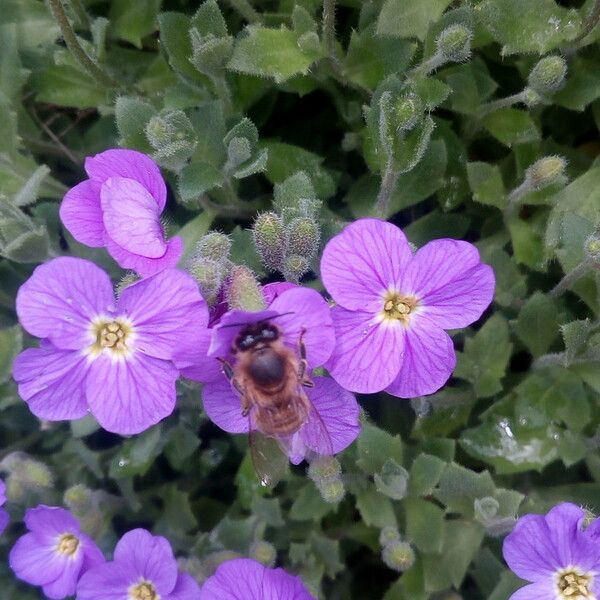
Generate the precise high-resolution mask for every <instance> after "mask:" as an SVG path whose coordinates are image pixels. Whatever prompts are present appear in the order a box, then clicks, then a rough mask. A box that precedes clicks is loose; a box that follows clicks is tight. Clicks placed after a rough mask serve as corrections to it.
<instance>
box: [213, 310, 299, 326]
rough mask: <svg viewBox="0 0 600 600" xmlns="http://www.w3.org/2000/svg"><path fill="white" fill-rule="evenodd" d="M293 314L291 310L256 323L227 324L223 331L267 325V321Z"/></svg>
mask: <svg viewBox="0 0 600 600" xmlns="http://www.w3.org/2000/svg"><path fill="white" fill-rule="evenodd" d="M293 314H294V311H293V310H290V311H288V312H284V313H281V314H280V315H275V316H273V317H269V318H268V319H261V320H260V321H255V322H254V323H227V325H221V329H226V328H227V327H242V326H244V325H256V323H266V322H267V321H272V320H273V319H278V318H279V317H286V316H287V315H293Z"/></svg>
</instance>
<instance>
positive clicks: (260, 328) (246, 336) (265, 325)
mask: <svg viewBox="0 0 600 600" xmlns="http://www.w3.org/2000/svg"><path fill="white" fill-rule="evenodd" d="M279 336H280V332H279V329H278V328H277V327H276V326H275V325H273V324H272V323H269V322H268V321H259V322H258V323H252V324H250V325H248V326H247V327H244V328H243V329H242V330H241V331H240V333H239V334H238V336H237V337H236V338H235V342H234V348H235V349H236V350H240V351H244V350H250V349H252V348H254V347H255V346H257V345H258V344H261V343H265V342H267V343H268V342H274V341H275V340H276V339H278V338H279Z"/></svg>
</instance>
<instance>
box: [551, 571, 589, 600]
mask: <svg viewBox="0 0 600 600" xmlns="http://www.w3.org/2000/svg"><path fill="white" fill-rule="evenodd" d="M592 580H593V577H592V576H591V575H585V574H583V573H581V571H579V570H578V569H576V568H574V567H569V568H568V569H565V570H564V571H560V572H559V573H558V579H557V587H558V593H559V597H560V598H565V599H567V600H594V598H595V596H594V595H593V593H592V591H591V587H592Z"/></svg>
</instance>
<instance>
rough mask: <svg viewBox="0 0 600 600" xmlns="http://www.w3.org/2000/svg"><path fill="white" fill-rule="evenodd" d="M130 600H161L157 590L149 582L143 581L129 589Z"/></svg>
mask: <svg viewBox="0 0 600 600" xmlns="http://www.w3.org/2000/svg"><path fill="white" fill-rule="evenodd" d="M129 599H130V600H160V596H159V595H158V592H157V591H156V588H155V587H154V585H153V584H152V583H150V582H149V581H141V582H140V583H138V584H137V585H134V586H132V587H131V588H129Z"/></svg>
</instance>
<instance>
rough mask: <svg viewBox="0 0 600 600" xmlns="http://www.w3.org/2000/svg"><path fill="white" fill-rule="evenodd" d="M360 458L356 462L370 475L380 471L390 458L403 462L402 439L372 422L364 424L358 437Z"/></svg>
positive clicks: (399, 462)
mask: <svg viewBox="0 0 600 600" xmlns="http://www.w3.org/2000/svg"><path fill="white" fill-rule="evenodd" d="M357 444H358V460H357V461H356V464H357V465H358V466H359V467H360V468H361V469H362V470H363V471H364V472H365V473H368V474H369V475H374V474H375V473H378V472H379V471H381V469H382V468H383V465H384V464H385V461H386V460H388V458H392V459H394V460H395V461H396V462H397V463H398V464H402V440H401V439H400V437H399V436H394V435H391V434H389V433H388V432H387V431H384V430H383V429H379V428H378V427H375V425H371V424H370V423H366V424H365V425H364V426H363V429H362V433H361V435H360V437H359V438H358V442H357Z"/></svg>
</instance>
